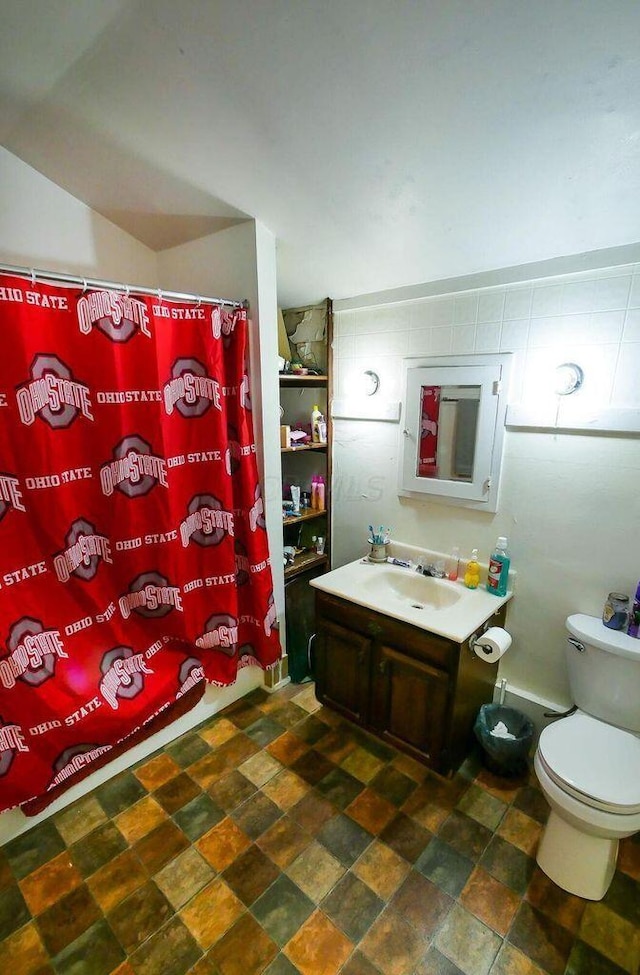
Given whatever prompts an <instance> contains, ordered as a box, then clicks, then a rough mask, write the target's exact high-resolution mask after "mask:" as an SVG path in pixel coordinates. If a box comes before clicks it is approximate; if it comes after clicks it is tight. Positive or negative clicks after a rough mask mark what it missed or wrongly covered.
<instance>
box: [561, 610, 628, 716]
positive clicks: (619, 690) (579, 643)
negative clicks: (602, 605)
mask: <svg viewBox="0 0 640 975" xmlns="http://www.w3.org/2000/svg"><path fill="white" fill-rule="evenodd" d="M566 627H567V630H568V631H569V636H568V638H567V642H566V644H565V654H566V660H567V669H568V672H569V683H570V685H571V692H572V695H573V700H574V701H575V703H576V704H577V705H578V707H579V708H580V710H582V711H586V712H587V713H588V714H592V715H593V716H594V717H596V718H600V719H601V720H602V721H607V722H608V723H609V724H612V725H616V726H617V727H618V728H626V729H627V730H628V731H635V732H638V733H640V640H636V639H634V638H633V637H630V636H627V634H626V633H621V632H619V631H618V630H610V629H608V628H607V627H606V626H605V625H604V623H603V622H602V620H601V619H599V618H598V617H597V616H586V615H585V614H583V613H578V614H576V615H575V616H570V617H569V618H568V619H567V622H566Z"/></svg>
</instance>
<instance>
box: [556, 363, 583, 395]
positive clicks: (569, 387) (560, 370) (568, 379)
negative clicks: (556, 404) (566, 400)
mask: <svg viewBox="0 0 640 975" xmlns="http://www.w3.org/2000/svg"><path fill="white" fill-rule="evenodd" d="M583 382H584V372H583V371H582V369H581V368H580V366H578V365H577V364H576V363H575V362H563V363H561V365H559V366H556V370H555V374H554V385H553V388H554V392H555V393H556V394H557V395H558V396H569V395H570V394H571V393H575V392H576V390H578V389H580V387H581V386H582V383H583Z"/></svg>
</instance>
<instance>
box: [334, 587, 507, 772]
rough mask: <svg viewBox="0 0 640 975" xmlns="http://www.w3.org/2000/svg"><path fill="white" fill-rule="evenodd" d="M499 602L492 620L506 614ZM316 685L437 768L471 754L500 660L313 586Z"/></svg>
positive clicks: (350, 714) (346, 712) (348, 712)
mask: <svg viewBox="0 0 640 975" xmlns="http://www.w3.org/2000/svg"><path fill="white" fill-rule="evenodd" d="M505 613H506V609H505V607H501V608H500V609H499V610H498V611H497V613H495V614H494V615H493V616H492V617H491V625H500V624H501V623H502V622H504V617H505ZM316 624H317V636H316V647H315V652H316V693H317V696H318V699H319V700H320V701H321V702H322V703H323V704H325V705H326V706H327V707H330V708H332V709H334V710H335V711H338V712H339V713H340V714H342V715H343V716H344V717H346V718H348V719H349V720H351V721H354V722H356V723H357V724H359V725H361V726H362V727H364V728H366V729H367V730H368V731H371V732H373V733H374V734H376V735H378V736H379V737H380V738H382V739H384V740H385V741H388V742H389V743H390V744H392V745H394V746H395V747H396V748H399V749H401V750H402V751H405V752H407V753H408V754H409V755H411V756H412V757H413V758H416V759H417V760H418V761H421V762H424V763H425V764H426V765H428V766H429V767H430V768H432V769H434V770H435V771H436V772H440V773H441V774H444V775H446V774H450V773H452V772H454V771H455V770H456V769H457V768H458V766H459V765H460V764H461V762H462V761H463V759H464V758H465V756H466V755H467V754H468V751H469V749H470V746H471V744H472V741H473V723H474V721H475V717H476V715H477V713H478V709H479V708H480V705H481V704H484V703H486V702H487V701H490V700H491V699H492V696H493V686H494V683H495V679H496V674H497V664H487V663H486V662H484V661H482V660H479V659H478V657H476V655H475V654H474V653H473V652H472V651H471V649H470V648H469V646H468V643H464V644H459V643H455V642H454V641H452V640H447V639H444V638H443V637H439V636H436V635H434V634H432V633H428V632H426V631H425V630H421V629H419V628H418V627H415V626H411V625H410V624H408V623H402V622H400V621H398V620H394V619H392V618H391V617H388V616H383V615H382V614H380V613H375V612H374V611H373V610H369V609H366V608H364V607H362V606H357V605H355V604H354V603H350V602H348V601H347V600H343V599H339V598H337V597H335V596H331V595H329V594H327V593H324V592H317V593H316Z"/></svg>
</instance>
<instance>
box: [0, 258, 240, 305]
mask: <svg viewBox="0 0 640 975" xmlns="http://www.w3.org/2000/svg"><path fill="white" fill-rule="evenodd" d="M0 273H7V274H15V275H17V276H18V277H22V278H29V279H30V280H31V282H32V284H34V285H35V283H36V281H43V282H46V281H61V282H62V283H64V284H81V285H83V287H84V288H85V290H86V289H87V288H104V289H108V290H113V291H126V292H127V294H137V295H151V296H153V297H155V298H158V300H159V301H162V299H163V298H167V299H168V300H169V301H195V302H197V303H198V304H203V305H229V306H230V307H231V308H247V307H248V304H249V303H248V301H246V300H245V301H232V300H231V299H229V298H207V297H204V296H203V295H192V294H182V293H181V292H179V291H164V290H163V289H162V288H142V287H139V286H138V285H137V284H136V285H133V284H119V283H118V282H117V281H100V280H98V279H96V278H82V277H80V276H79V275H77V274H60V273H58V272H57V271H42V270H39V269H38V268H34V267H13V266H12V265H11V264H0Z"/></svg>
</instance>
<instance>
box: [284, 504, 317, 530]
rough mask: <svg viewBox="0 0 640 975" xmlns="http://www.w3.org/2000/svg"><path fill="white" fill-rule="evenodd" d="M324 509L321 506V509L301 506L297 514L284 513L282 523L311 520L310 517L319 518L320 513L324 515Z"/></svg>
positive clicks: (289, 523) (291, 523) (292, 523)
mask: <svg viewBox="0 0 640 975" xmlns="http://www.w3.org/2000/svg"><path fill="white" fill-rule="evenodd" d="M326 513H327V512H326V510H325V509H324V508H323V509H322V511H320V510H318V508H302V509H301V511H300V514H299V515H285V516H284V518H283V519H282V524H283V525H285V526H286V525H296V524H297V523H298V522H299V521H311V519H312V518H320V516H321V515H326Z"/></svg>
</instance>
